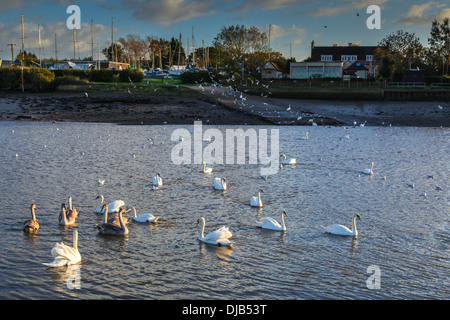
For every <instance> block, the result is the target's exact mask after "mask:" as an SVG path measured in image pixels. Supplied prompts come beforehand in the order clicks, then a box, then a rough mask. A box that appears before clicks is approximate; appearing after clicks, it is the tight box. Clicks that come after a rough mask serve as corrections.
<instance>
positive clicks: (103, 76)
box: [52, 69, 144, 82]
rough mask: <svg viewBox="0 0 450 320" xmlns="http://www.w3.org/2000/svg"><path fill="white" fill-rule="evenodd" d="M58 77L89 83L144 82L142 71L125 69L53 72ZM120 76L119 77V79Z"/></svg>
mask: <svg viewBox="0 0 450 320" xmlns="http://www.w3.org/2000/svg"><path fill="white" fill-rule="evenodd" d="M52 72H53V73H54V74H55V76H56V77H62V76H73V77H77V78H79V79H81V80H87V81H89V82H116V81H117V79H118V80H119V82H130V80H129V79H128V78H130V79H131V81H132V82H142V80H143V79H144V74H143V73H142V72H141V71H137V70H132V69H125V70H122V71H119V70H95V69H88V70H77V69H64V70H52ZM117 76H118V77H117Z"/></svg>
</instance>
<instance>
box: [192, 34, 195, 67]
mask: <svg viewBox="0 0 450 320" xmlns="http://www.w3.org/2000/svg"><path fill="white" fill-rule="evenodd" d="M194 41H195V40H194V26H192V64H193V65H195V42H194Z"/></svg>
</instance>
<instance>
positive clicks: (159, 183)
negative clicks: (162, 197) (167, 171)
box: [153, 173, 163, 187]
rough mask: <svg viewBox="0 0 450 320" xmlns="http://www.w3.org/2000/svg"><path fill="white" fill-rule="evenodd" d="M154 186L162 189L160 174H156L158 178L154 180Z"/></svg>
mask: <svg viewBox="0 0 450 320" xmlns="http://www.w3.org/2000/svg"><path fill="white" fill-rule="evenodd" d="M153 185H154V186H157V187H160V186H162V185H163V181H162V179H161V175H160V174H159V173H157V174H156V176H155V177H154V178H153Z"/></svg>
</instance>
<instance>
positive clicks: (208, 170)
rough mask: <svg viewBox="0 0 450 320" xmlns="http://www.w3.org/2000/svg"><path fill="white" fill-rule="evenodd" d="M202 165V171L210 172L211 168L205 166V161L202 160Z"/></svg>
mask: <svg viewBox="0 0 450 320" xmlns="http://www.w3.org/2000/svg"><path fill="white" fill-rule="evenodd" d="M202 166H203V171H202V172H203V173H211V172H212V171H213V170H212V168H207V167H206V162H205V161H203V162H202Z"/></svg>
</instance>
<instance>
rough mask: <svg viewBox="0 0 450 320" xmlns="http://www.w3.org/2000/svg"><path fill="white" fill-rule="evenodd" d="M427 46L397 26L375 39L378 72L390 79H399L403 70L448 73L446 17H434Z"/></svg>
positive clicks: (449, 44)
mask: <svg viewBox="0 0 450 320" xmlns="http://www.w3.org/2000/svg"><path fill="white" fill-rule="evenodd" d="M428 45H429V46H428V47H425V46H424V45H422V43H421V42H420V39H419V38H418V37H417V36H416V35H415V34H414V33H409V32H406V31H403V30H399V31H397V32H395V33H393V34H391V35H388V36H386V37H385V38H384V39H382V40H381V41H380V42H378V46H379V48H378V49H377V51H376V55H375V58H376V60H378V61H379V62H380V63H381V65H380V75H381V76H382V77H383V78H384V79H386V80H391V81H401V79H402V77H403V70H405V69H408V68H409V67H411V68H412V69H417V68H419V70H425V72H426V75H427V76H445V75H448V74H449V64H450V29H449V19H448V18H445V19H443V21H442V22H439V21H437V20H433V22H432V24H431V31H430V37H429V38H428Z"/></svg>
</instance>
